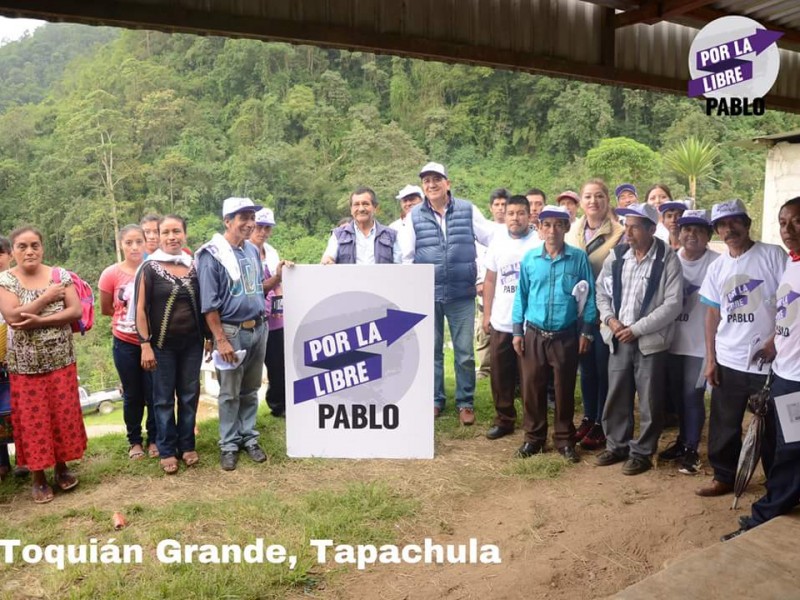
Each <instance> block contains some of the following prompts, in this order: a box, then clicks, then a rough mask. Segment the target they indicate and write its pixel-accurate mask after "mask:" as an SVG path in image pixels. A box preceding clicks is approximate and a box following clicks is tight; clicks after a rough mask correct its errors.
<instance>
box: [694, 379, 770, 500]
mask: <svg viewBox="0 0 800 600" xmlns="http://www.w3.org/2000/svg"><path fill="white" fill-rule="evenodd" d="M717 371H718V378H719V386H717V387H715V388H713V389H712V390H711V414H710V415H709V419H708V461H709V462H710V463H711V466H712V467H713V468H714V479H716V480H717V481H721V482H722V483H727V484H730V485H733V482H734V481H735V480H736V466H737V465H738V464H739V453H740V452H741V450H742V419H744V413H745V409H746V408H747V399H748V398H749V397H750V395H751V394H755V393H756V392H758V391H759V390H760V389H761V388H762V387H764V382H765V381H766V380H767V376H766V375H757V374H754V373H747V372H744V371H737V370H735V369H730V368H728V367H723V366H722V365H719V366H718V367H717ZM764 424H765V427H764V436H763V440H762V443H761V465H762V466H763V468H764V473H766V474H767V475H769V469H770V466H771V465H772V457H773V455H774V453H775V423H774V421H773V420H772V419H765V421H764Z"/></svg>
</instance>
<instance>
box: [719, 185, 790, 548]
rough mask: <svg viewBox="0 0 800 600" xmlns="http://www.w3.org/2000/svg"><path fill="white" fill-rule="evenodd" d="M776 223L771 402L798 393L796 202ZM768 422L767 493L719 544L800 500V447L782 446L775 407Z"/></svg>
mask: <svg viewBox="0 0 800 600" xmlns="http://www.w3.org/2000/svg"><path fill="white" fill-rule="evenodd" d="M778 223H779V225H780V233H781V240H783V243H784V245H785V246H786V247H787V248H788V249H789V260H788V261H787V262H786V270H785V271H784V272H783V277H781V283H780V286H779V287H778V294H777V298H778V314H777V319H776V321H775V351H776V355H775V361H774V362H773V364H772V372H773V380H772V387H771V392H772V397H773V398H779V397H780V396H783V395H785V394H792V393H796V392H800V320H798V314H800V196H798V197H796V198H792V199H791V200H789V201H788V202H786V203H785V204H784V205H783V206H782V207H781V210H780V212H779V213H778ZM767 419H771V420H772V421H773V422H774V426H775V429H776V432H777V433H778V435H777V443H776V447H775V459H774V461H773V463H772V469H771V470H770V472H769V477H768V478H767V484H766V487H767V492H766V494H764V496H762V497H761V498H760V499H759V500H758V501H756V502H755V503H753V509H752V514H751V516H749V517H742V518H740V519H739V525H740V529H739V530H738V531H734V532H733V533H729V534H728V535H726V536H723V538H722V541H725V540H728V539H731V538H733V537H736V536H737V535H739V534H740V533H742V532H744V531H747V530H748V529H752V528H753V527H756V526H757V525H761V524H762V523H766V522H767V521H769V520H770V519H774V518H775V517H777V516H780V515H784V514H786V513H788V512H789V511H791V510H792V509H793V508H794V507H795V506H797V503H798V500H800V442H790V443H787V442H786V440H785V439H784V436H783V434H782V432H781V428H780V422H779V420H778V416H777V411H776V410H775V407H774V404H773V405H772V406H771V410H770V413H769V414H768V415H767Z"/></svg>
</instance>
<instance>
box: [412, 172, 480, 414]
mask: <svg viewBox="0 0 800 600" xmlns="http://www.w3.org/2000/svg"><path fill="white" fill-rule="evenodd" d="M419 176H420V179H421V180H422V191H423V192H425V199H424V200H423V202H422V204H418V205H417V206H415V207H414V208H413V209H412V210H411V215H410V217H411V225H412V226H411V227H404V228H403V231H401V232H400V247H401V248H402V260H403V263H417V264H432V265H434V273H435V275H434V278H435V279H434V281H435V290H434V329H435V336H434V349H433V352H434V354H433V358H434V364H433V366H434V370H433V377H434V390H433V414H434V416H437V417H438V416H439V414H440V413H441V411H442V410H443V409H444V405H445V399H446V396H445V393H444V350H443V348H444V319H445V317H447V322H448V324H449V326H450V337H451V339H452V341H453V352H454V354H455V371H456V407H457V408H458V413H459V420H460V421H461V423H462V425H472V424H473V423H474V422H475V411H474V407H473V405H474V395H475V353H474V349H473V346H472V341H473V339H474V336H475V281H476V277H477V265H476V264H475V259H476V253H475V240H478V241H479V242H480V243H481V244H483V245H484V246H488V245H489V242H491V241H492V236H493V234H494V232H495V231H496V226H495V225H493V224H492V223H490V222H489V221H487V220H486V218H485V217H484V216H483V215H482V214H481V212H480V211H479V210H478V209H477V208H476V207H475V206H474V205H473V204H472V203H471V202H469V201H467V200H461V199H459V198H454V197H453V196H452V195H451V194H450V181H449V180H448V178H447V171H446V170H445V168H444V166H443V165H441V164H439V163H434V162H430V163H428V164H426V165H425V166H424V167H422V170H421V171H420V173H419Z"/></svg>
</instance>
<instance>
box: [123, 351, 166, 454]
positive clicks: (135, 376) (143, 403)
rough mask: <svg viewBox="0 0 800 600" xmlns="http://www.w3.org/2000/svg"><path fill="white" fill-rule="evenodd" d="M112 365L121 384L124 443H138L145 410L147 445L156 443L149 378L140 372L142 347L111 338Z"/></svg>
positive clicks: (146, 373)
mask: <svg viewBox="0 0 800 600" xmlns="http://www.w3.org/2000/svg"><path fill="white" fill-rule="evenodd" d="M112 354H113V356H114V366H115V367H116V368H117V373H119V380H120V383H122V400H123V402H122V416H123V418H124V419H125V427H126V428H127V430H128V444H130V445H131V446H133V445H134V444H140V445H141V444H142V417H143V416H144V409H145V407H147V423H146V427H147V445H150V444H154V443H155V441H156V419H155V415H154V414H153V379H152V376H151V375H150V372H149V371H145V370H144V369H142V348H141V346H139V345H138V344H131V343H129V342H123V341H122V340H121V339H119V338H116V337H115V338H114V344H113V347H112Z"/></svg>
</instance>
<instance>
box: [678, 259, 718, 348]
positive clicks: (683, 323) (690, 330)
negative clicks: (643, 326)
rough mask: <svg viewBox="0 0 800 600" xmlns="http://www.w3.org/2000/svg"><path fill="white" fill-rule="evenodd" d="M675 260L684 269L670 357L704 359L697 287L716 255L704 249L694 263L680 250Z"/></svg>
mask: <svg viewBox="0 0 800 600" xmlns="http://www.w3.org/2000/svg"><path fill="white" fill-rule="evenodd" d="M678 258H679V259H680V261H681V267H683V308H682V309H681V314H679V315H678V318H677V319H675V337H674V338H673V340H672V346H670V349H669V351H670V354H681V355H683V356H695V357H698V358H703V357H705V355H706V342H705V316H706V309H705V306H703V304H702V303H701V302H700V286H701V285H702V284H703V280H704V279H705V276H706V272H707V271H708V267H709V265H711V263H713V262H714V261H715V260H717V259H718V258H719V252H714V251H713V250H711V249H707V250H706V251H705V254H703V256H701V257H700V258H698V259H697V260H687V259H686V258H684V256H683V248H681V249H680V250H679V251H678Z"/></svg>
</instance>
